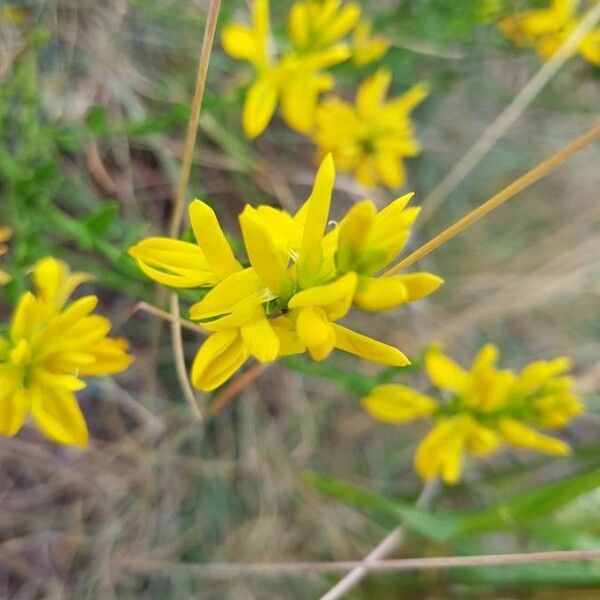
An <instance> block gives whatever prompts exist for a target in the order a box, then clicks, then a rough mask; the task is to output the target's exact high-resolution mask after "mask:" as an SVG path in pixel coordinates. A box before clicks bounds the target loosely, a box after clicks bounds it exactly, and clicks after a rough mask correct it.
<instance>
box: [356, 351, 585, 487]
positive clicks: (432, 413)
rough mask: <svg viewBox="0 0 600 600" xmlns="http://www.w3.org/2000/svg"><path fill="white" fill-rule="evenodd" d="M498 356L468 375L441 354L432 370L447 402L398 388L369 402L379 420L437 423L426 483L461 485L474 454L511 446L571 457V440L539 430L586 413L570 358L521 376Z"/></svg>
mask: <svg viewBox="0 0 600 600" xmlns="http://www.w3.org/2000/svg"><path fill="white" fill-rule="evenodd" d="M497 358H498V350H497V348H496V347H495V346H493V345H491V344H488V345H486V346H484V347H483V348H482V349H481V350H480V351H479V353H478V354H477V355H476V357H475V359H474V360H473V363H472V365H471V368H470V370H468V371H467V370H465V369H463V368H462V367H461V366H460V365H458V364H457V363H455V362H454V361H453V360H452V359H451V358H449V357H448V356H445V355H444V354H442V352H441V351H440V350H439V349H438V348H435V349H433V350H431V351H429V352H428V353H427V355H426V358H425V369H426V371H427V374H428V376H429V379H430V380H431V382H432V384H433V385H434V386H435V387H436V388H438V389H439V390H441V391H442V398H441V399H440V400H436V399H434V398H433V397H431V396H429V395H426V394H422V393H420V392H418V391H416V390H414V389H412V388H410V387H407V386H403V385H396V384H388V385H381V386H377V387H376V388H374V389H373V390H372V391H371V393H370V394H369V395H368V396H366V397H365V398H364V399H363V406H364V408H365V409H366V410H367V411H368V412H369V413H370V414H371V415H372V416H373V417H375V418H376V419H378V420H380V421H384V422H387V423H405V422H408V421H412V420H415V419H421V418H426V417H433V418H434V419H435V425H434V427H433V428H432V429H431V431H430V432H429V433H428V434H427V435H426V436H425V437H424V438H423V440H422V441H421V442H420V444H419V446H418V448H417V451H416V454H415V468H416V470H417V472H418V473H419V475H420V476H421V477H422V478H423V479H426V480H427V479H432V478H435V477H441V478H442V479H443V480H444V481H445V482H446V483H450V484H452V483H456V482H457V481H459V480H460V477H461V473H462V468H463V460H464V456H465V454H466V453H470V454H473V455H475V456H482V455H486V454H490V453H492V452H494V451H496V450H498V449H499V448H500V446H501V444H502V443H503V442H506V443H508V444H510V445H512V446H516V447H518V448H523V449H529V450H535V451H538V452H544V453H547V454H552V455H558V456H561V455H565V454H568V452H569V447H568V446H567V444H565V443H564V442H563V441H561V440H559V439H557V438H555V437H552V436H548V435H545V434H543V433H540V432H539V431H538V430H537V429H536V428H546V429H557V428H561V427H564V426H566V425H567V424H568V423H569V421H570V420H571V419H572V418H574V417H576V416H577V415H579V414H581V413H582V412H583V405H582V403H581V401H580V400H579V398H578V397H577V396H576V395H575V394H574V393H573V392H572V380H571V378H570V377H568V376H567V375H565V373H566V372H567V371H568V370H569V368H570V363H569V360H568V359H567V358H564V357H561V358H556V359H554V360H550V361H536V362H533V363H531V364H529V365H527V366H526V367H525V368H524V369H523V370H522V371H521V372H520V373H514V372H513V371H510V370H500V369H498V368H497V366H496V361H497Z"/></svg>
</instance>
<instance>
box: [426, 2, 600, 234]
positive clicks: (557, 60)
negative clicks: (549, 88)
mask: <svg viewBox="0 0 600 600" xmlns="http://www.w3.org/2000/svg"><path fill="white" fill-rule="evenodd" d="M598 20H600V2H598V3H597V4H596V5H595V6H594V7H592V8H591V9H590V10H589V11H588V13H587V14H586V15H585V17H583V19H582V20H581V21H580V22H579V25H578V26H577V27H575V28H574V29H573V32H572V33H571V35H570V36H569V37H567V38H566V39H565V41H564V42H563V43H562V44H561V45H560V47H559V48H558V49H557V50H556V52H555V53H554V54H553V55H552V57H551V58H550V59H549V60H548V61H547V62H545V63H544V64H543V65H542V67H541V68H540V69H539V70H538V71H537V72H536V74H535V75H534V76H533V77H532V78H531V79H530V80H529V81H528V82H527V84H526V85H525V86H524V87H523V88H522V89H521V90H520V92H519V93H518V94H517V95H516V96H515V97H514V99H513V100H512V102H511V103H510V104H509V105H508V106H507V107H506V108H505V109H504V110H503V111H502V112H501V113H500V114H499V115H498V117H497V118H496V119H495V120H494V121H493V122H492V123H491V125H490V126H489V127H488V128H487V129H486V130H485V131H484V132H483V133H482V134H481V135H480V136H479V138H478V139H477V141H476V142H475V143H474V144H473V145H472V146H471V147H470V148H469V149H468V150H467V151H466V152H465V154H464V155H463V157H462V158H461V159H460V160H459V161H458V162H457V163H456V164H455V165H454V167H452V169H450V171H449V172H448V174H447V175H446V176H445V177H444V178H443V179H442V181H440V183H438V184H437V186H436V187H435V188H434V189H433V190H432V191H431V192H430V193H429V195H428V196H427V197H426V198H425V201H424V202H423V213H422V214H421V223H424V222H425V221H426V220H427V219H428V218H429V217H430V216H431V214H433V212H434V211H435V210H436V209H437V208H438V207H439V205H440V204H441V203H442V202H443V201H444V200H445V199H446V198H447V197H448V196H449V194H450V193H451V192H452V191H453V190H454V189H455V188H456V186H457V185H458V184H459V183H460V182H461V181H462V180H463V179H464V178H465V177H466V176H467V175H468V174H469V173H470V172H471V171H472V170H473V169H474V168H475V167H476V165H477V164H478V163H479V161H480V160H481V159H482V158H483V157H484V156H485V155H486V154H487V153H488V152H489V151H490V150H491V149H492V148H493V146H494V144H496V142H497V141H498V140H499V139H500V138H501V137H502V136H503V135H504V134H505V133H506V132H507V130H508V129H509V127H510V126H511V125H512V124H513V123H514V122H515V121H516V120H517V119H518V118H519V117H520V116H521V115H522V114H523V113H524V112H525V110H526V109H527V107H528V106H529V105H530V104H531V102H532V101H533V100H534V99H535V98H536V97H537V95H538V94H539V93H540V92H541V91H542V90H543V89H544V87H545V86H546V84H547V83H548V82H549V81H550V80H551V79H552V78H553V77H554V75H556V73H557V72H558V70H559V69H560V68H561V67H562V66H563V65H564V64H565V62H566V61H567V60H568V59H569V57H570V56H572V55H573V51H574V50H575V49H576V47H577V44H578V43H579V42H580V41H581V39H582V38H583V37H584V36H585V35H586V34H587V33H588V32H589V31H591V30H592V28H593V27H594V25H595V24H596V23H597V22H598Z"/></svg>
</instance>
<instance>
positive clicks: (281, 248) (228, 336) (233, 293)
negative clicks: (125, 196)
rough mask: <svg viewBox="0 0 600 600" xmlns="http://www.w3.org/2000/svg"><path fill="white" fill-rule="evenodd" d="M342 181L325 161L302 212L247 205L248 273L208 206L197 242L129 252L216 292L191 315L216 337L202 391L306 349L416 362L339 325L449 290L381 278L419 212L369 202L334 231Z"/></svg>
mask: <svg viewBox="0 0 600 600" xmlns="http://www.w3.org/2000/svg"><path fill="white" fill-rule="evenodd" d="M334 180H335V170H334V165H333V159H332V157H331V156H327V157H326V158H325V159H324V161H323V163H322V164H321V166H320V168H319V170H318V172H317V175H316V178H315V183H314V186H313V189H312V192H311V194H310V196H309V197H308V199H307V200H306V201H305V202H304V203H303V205H302V206H301V207H300V209H299V210H298V211H297V212H296V213H295V214H294V215H291V214H289V213H287V212H286V211H283V210H280V209H276V208H273V207H271V206H264V205H263V206H258V207H253V206H249V205H247V206H246V207H245V208H244V210H243V212H242V213H241V215H240V218H239V220H240V227H241V231H242V237H243V241H244V245H245V248H246V254H247V257H248V261H249V265H250V266H249V267H246V268H244V267H243V266H242V264H241V263H240V262H239V261H238V260H237V259H236V258H235V257H234V255H233V252H232V251H231V248H230V247H229V244H228V243H227V241H226V239H225V235H224V234H223V232H222V230H221V228H220V227H219V224H218V222H217V219H216V216H215V214H214V212H213V211H212V210H211V209H210V207H208V206H207V205H206V204H205V203H204V202H202V201H200V200H194V201H193V202H192V204H191V205H190V221H191V225H192V229H193V231H194V234H195V237H196V244H193V243H190V242H182V241H178V240H169V239H168V238H150V239H148V240H143V241H142V242H140V243H139V244H137V245H136V246H134V247H133V248H131V249H130V254H131V255H132V256H133V257H134V258H135V260H136V262H137V264H138V265H139V267H140V268H141V269H142V271H143V272H144V273H146V274H147V275H148V276H149V277H151V278H152V279H154V280H155V281H159V282H161V283H164V284H166V285H170V286H172V287H188V288H196V287H201V286H204V287H208V288H210V289H209V291H208V292H207V293H206V294H205V296H204V297H203V298H202V299H201V300H200V301H199V302H197V303H196V304H194V305H192V306H191V308H190V317H191V318H192V319H194V320H196V321H199V322H200V324H201V325H202V326H203V327H204V328H205V329H206V330H208V331H209V332H210V335H209V337H208V339H207V340H206V341H205V342H204V344H203V345H202V346H201V347H200V349H199V350H198V353H197V355H196V358H195V359H194V364H193V366H192V377H191V378H192V382H193V384H194V385H195V386H196V387H198V388H199V389H201V390H205V391H208V390H212V389H215V388H216V387H218V386H220V385H221V384H222V383H224V382H225V381H226V380H227V379H229V377H231V376H232V375H233V374H234V373H235V371H237V370H238V369H239V368H240V367H241V366H242V365H243V364H244V362H245V361H246V360H247V359H248V358H249V357H251V356H252V357H254V358H256V359H257V360H259V361H261V362H270V361H273V360H275V359H276V358H278V357H281V356H286V355H290V354H300V353H303V352H305V351H307V352H308V353H309V354H310V356H311V357H312V358H313V359H315V360H324V359H325V358H327V356H329V354H330V353H331V351H332V350H333V349H334V348H338V349H340V350H343V351H346V352H349V353H352V354H355V355H358V356H360V357H362V358H365V359H367V360H372V361H374V362H377V363H380V364H385V365H396V366H402V365H406V364H408V359H407V358H406V357H405V356H404V354H402V352H400V351H399V350H398V349H397V348H394V347H392V346H389V345H387V344H384V343H383V342H380V341H377V340H374V339H371V338H369V337H367V336H365V335H362V334H360V333H357V332H355V331H352V330H350V329H348V328H347V327H344V326H343V325H341V324H339V323H338V321H339V320H340V319H342V318H343V317H344V316H346V314H347V313H348V312H349V311H350V309H351V308H352V306H356V307H358V308H363V309H366V310H372V311H373V310H385V309H389V308H393V307H396V306H399V305H401V304H404V303H406V302H410V301H412V300H416V299H418V298H421V297H423V296H426V295H428V294H430V293H432V292H433V291H434V290H435V289H436V288H437V287H438V286H439V285H440V284H441V282H442V280H441V279H440V278H438V277H436V276H434V275H430V274H428V273H413V274H407V275H399V276H396V277H380V278H377V277H375V274H376V272H377V271H379V270H381V269H382V268H384V267H385V266H386V265H387V264H388V263H390V262H391V261H393V260H394V259H395V258H396V256H397V255H398V253H399V252H400V251H401V249H402V247H403V245H404V243H405V242H406V240H407V238H408V234H409V231H410V227H411V225H412V223H413V221H414V219H415V218H416V216H417V212H418V211H417V209H412V208H408V209H407V208H406V204H407V203H408V201H409V200H410V197H409V196H405V197H403V198H400V199H398V200H396V201H394V202H392V203H391V204H390V205H389V206H387V207H385V208H384V209H383V210H382V211H381V212H379V213H378V212H377V210H376V209H375V206H374V205H373V203H372V202H371V201H369V200H365V201H363V202H361V203H359V204H357V205H356V206H355V207H354V208H353V209H352V210H351V211H350V212H349V213H348V215H347V216H346V217H345V218H344V219H342V221H341V222H340V224H339V226H337V227H334V228H333V229H331V230H330V231H327V228H328V221H329V208H330V203H331V195H332V191H333V185H334Z"/></svg>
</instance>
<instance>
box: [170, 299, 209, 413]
mask: <svg viewBox="0 0 600 600" xmlns="http://www.w3.org/2000/svg"><path fill="white" fill-rule="evenodd" d="M171 315H172V316H173V317H174V318H173V320H172V321H171V343H172V345H173V357H174V359H175V369H176V371H177V379H179V384H180V386H181V391H182V392H183V394H184V396H185V399H186V400H187V403H188V404H189V406H190V409H191V411H192V414H193V415H194V418H195V419H196V420H197V421H202V420H203V417H202V412H201V411H200V408H199V407H198V401H197V400H196V395H195V394H194V390H193V389H192V385H191V383H190V380H189V378H188V374H187V368H186V366H185V352H184V350H183V338H182V335H181V326H180V325H179V319H180V316H179V298H178V297H177V294H172V295H171Z"/></svg>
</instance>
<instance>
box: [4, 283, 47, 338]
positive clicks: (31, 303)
mask: <svg viewBox="0 0 600 600" xmlns="http://www.w3.org/2000/svg"><path fill="white" fill-rule="evenodd" d="M39 313H40V305H39V303H38V301H37V300H36V298H35V296H34V295H33V294H32V293H31V292H25V293H24V294H23V295H22V296H21V297H20V298H19V301H18V302H17V307H16V308H15V312H14V314H13V317H12V320H11V324H10V338H11V340H12V341H13V342H15V343H16V342H19V341H20V340H21V338H24V337H27V336H28V335H29V334H30V332H31V331H32V330H33V328H34V327H35V326H36V324H37V322H38V318H39Z"/></svg>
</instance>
